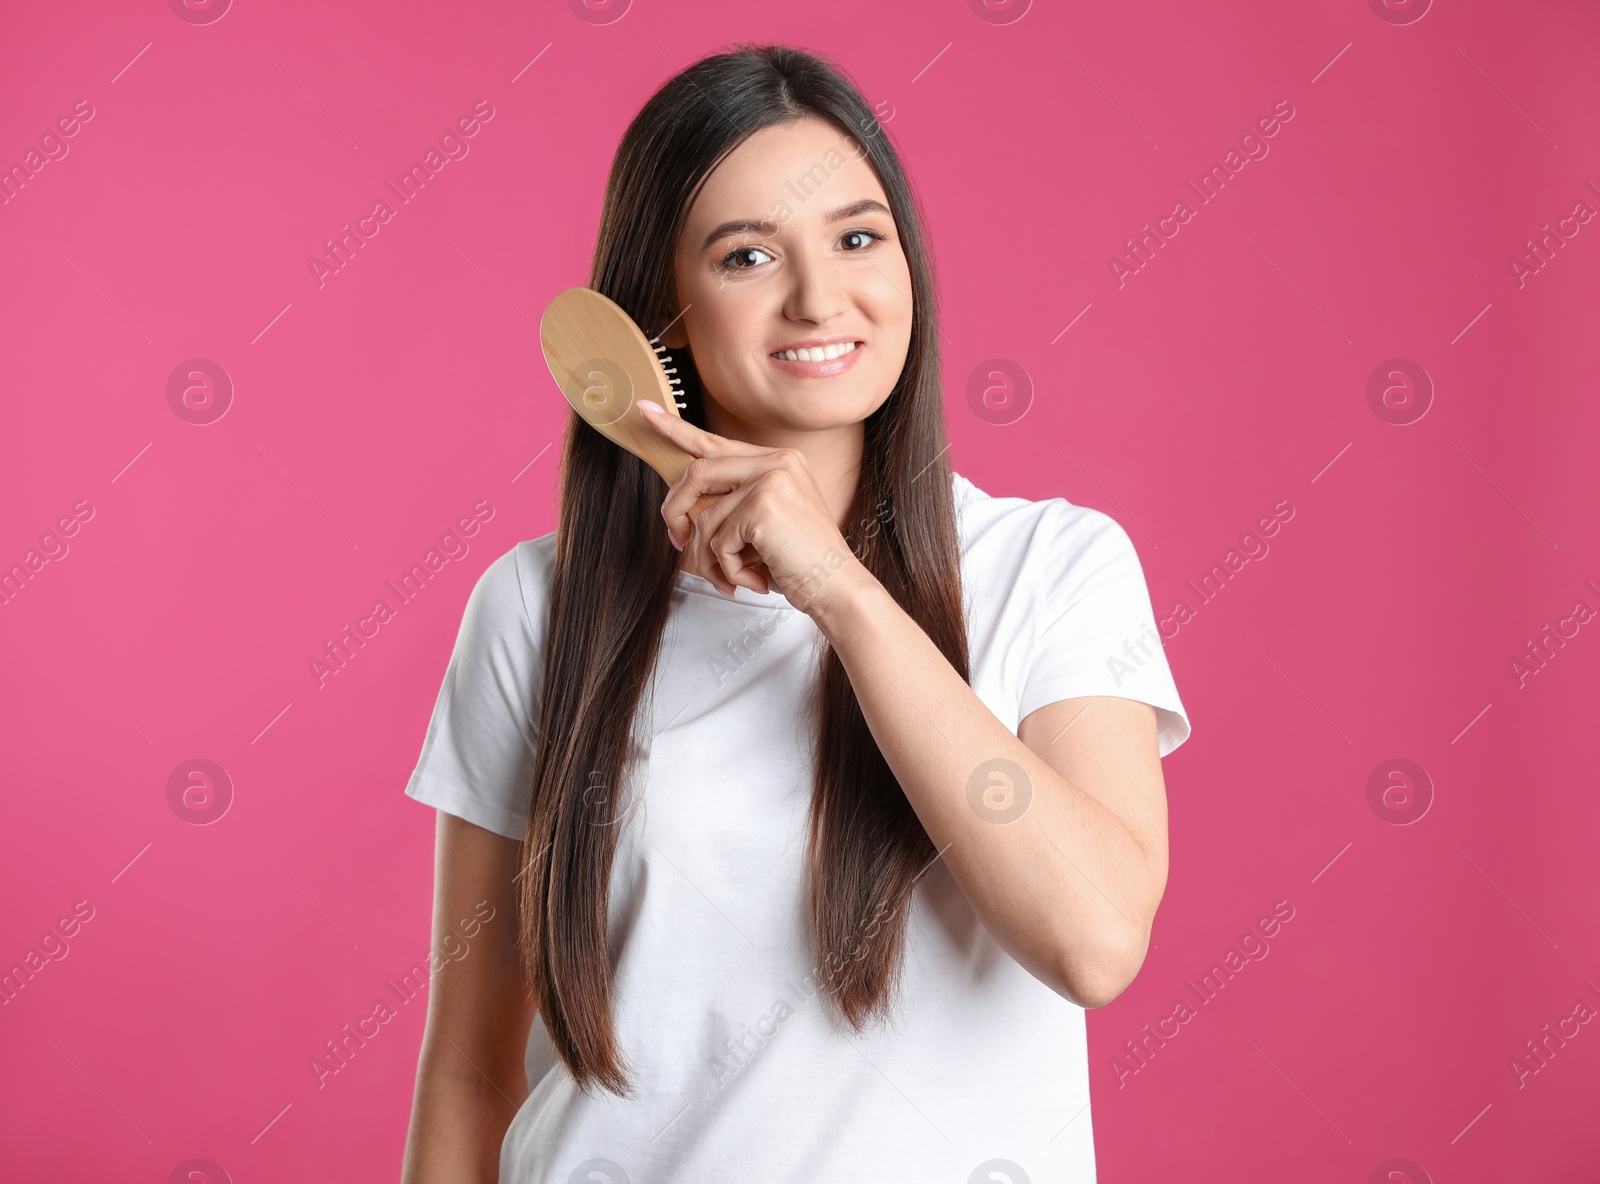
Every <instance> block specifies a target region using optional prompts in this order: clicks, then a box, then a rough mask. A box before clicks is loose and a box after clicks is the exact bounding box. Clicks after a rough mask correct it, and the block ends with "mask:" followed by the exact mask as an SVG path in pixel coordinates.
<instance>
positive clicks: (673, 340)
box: [661, 313, 689, 349]
mask: <svg viewBox="0 0 1600 1184" xmlns="http://www.w3.org/2000/svg"><path fill="white" fill-rule="evenodd" d="M661 344H662V345H664V346H666V347H667V348H668V349H683V348H684V347H685V346H686V345H688V344H689V331H688V330H687V329H686V328H684V325H683V318H682V317H681V316H679V315H677V314H676V313H674V314H673V317H672V322H671V326H670V327H669V328H668V329H667V331H666V332H665V333H663V334H661Z"/></svg>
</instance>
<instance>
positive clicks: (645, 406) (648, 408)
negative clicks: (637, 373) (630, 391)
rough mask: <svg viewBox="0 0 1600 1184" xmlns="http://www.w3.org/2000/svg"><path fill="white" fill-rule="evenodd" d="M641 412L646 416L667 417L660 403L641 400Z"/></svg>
mask: <svg viewBox="0 0 1600 1184" xmlns="http://www.w3.org/2000/svg"><path fill="white" fill-rule="evenodd" d="M639 410H640V412H641V413H643V414H645V415H665V414H666V411H665V410H664V409H663V408H662V406H661V404H659V403H652V402H651V401H650V400H649V399H640V400H639Z"/></svg>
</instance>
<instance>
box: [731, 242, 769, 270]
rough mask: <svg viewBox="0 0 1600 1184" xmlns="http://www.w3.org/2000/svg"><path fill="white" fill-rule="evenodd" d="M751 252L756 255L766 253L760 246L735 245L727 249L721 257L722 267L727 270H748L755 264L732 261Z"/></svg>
mask: <svg viewBox="0 0 1600 1184" xmlns="http://www.w3.org/2000/svg"><path fill="white" fill-rule="evenodd" d="M751 253H754V254H757V255H765V254H766V252H765V251H763V250H762V249H761V248H760V247H736V248H734V249H733V250H732V251H729V252H728V253H727V255H725V256H724V257H723V259H722V264H721V266H722V267H723V268H724V269H726V270H728V271H749V270H750V268H751V267H754V266H755V264H753V263H752V264H749V265H746V264H744V263H742V262H738V263H736V262H734V261H735V260H736V259H742V257H743V256H745V255H749V254H751Z"/></svg>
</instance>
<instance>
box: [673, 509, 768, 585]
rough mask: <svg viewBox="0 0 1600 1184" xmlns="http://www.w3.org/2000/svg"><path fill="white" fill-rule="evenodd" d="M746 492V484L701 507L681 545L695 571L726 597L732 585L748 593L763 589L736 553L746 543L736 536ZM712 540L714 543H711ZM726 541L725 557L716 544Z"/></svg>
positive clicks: (722, 543)
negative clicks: (726, 553)
mask: <svg viewBox="0 0 1600 1184" xmlns="http://www.w3.org/2000/svg"><path fill="white" fill-rule="evenodd" d="M749 492H750V487H749V486H748V485H743V486H740V487H739V488H737V489H734V490H733V491H731V492H730V493H728V494H726V495H725V496H723V497H719V498H718V499H717V500H716V501H715V502H713V503H712V504H711V505H709V506H707V507H706V508H705V509H704V510H701V511H700V513H699V514H698V515H697V516H696V518H695V521H694V526H693V531H692V534H691V536H690V537H689V539H688V541H687V542H686V543H685V544H684V550H685V551H686V552H688V554H689V562H690V564H691V566H692V567H693V569H694V570H695V572H696V573H697V574H699V575H701V576H703V577H704V578H705V579H707V580H709V581H711V583H712V585H713V586H715V587H716V589H717V590H718V591H719V592H721V593H723V594H724V595H726V596H732V595H733V587H734V585H735V584H742V585H744V586H745V587H746V588H749V589H750V590H751V591H752V592H765V591H766V589H765V588H763V587H760V586H759V585H760V584H761V583H763V582H764V581H763V580H762V579H761V577H760V576H758V575H756V574H754V573H752V572H748V571H746V570H745V567H746V564H745V563H744V561H743V559H742V558H741V557H740V555H739V552H740V551H742V550H743V549H744V547H745V543H746V542H748V540H745V539H740V538H739V533H740V532H739V529H738V526H737V522H738V514H739V505H740V503H741V502H743V501H744V499H745V496H746V495H747V494H748V493H749ZM713 540H715V541H716V544H717V545H713ZM730 540H731V541H732V544H733V553H732V554H731V555H726V556H725V555H724V554H722V553H721V551H720V550H719V547H724V548H725V547H727V546H728V545H729V542H730Z"/></svg>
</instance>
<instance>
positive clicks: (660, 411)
mask: <svg viewBox="0 0 1600 1184" xmlns="http://www.w3.org/2000/svg"><path fill="white" fill-rule="evenodd" d="M639 413H640V414H641V415H642V416H644V421H645V422H646V423H647V424H649V425H650V426H651V427H652V428H654V429H655V430H656V431H658V432H660V433H661V434H662V435H663V436H665V437H666V438H667V439H669V440H671V441H672V442H673V443H674V444H676V445H677V446H678V447H679V448H681V449H683V450H684V451H685V452H687V453H689V455H691V456H747V455H751V454H754V453H759V452H765V451H767V450H766V449H765V448H758V447H756V446H755V445H754V444H746V443H745V442H744V441H743V440H730V439H728V437H726V436H719V435H717V434H716V433H715V432H708V431H706V430H705V429H704V428H698V427H695V425H694V424H692V423H690V422H689V421H688V420H687V419H682V418H680V417H679V416H676V415H673V414H672V413H671V412H670V411H667V410H665V409H664V408H663V407H661V405H660V404H658V403H655V402H653V401H652V400H650V399H641V400H640V401H639Z"/></svg>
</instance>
